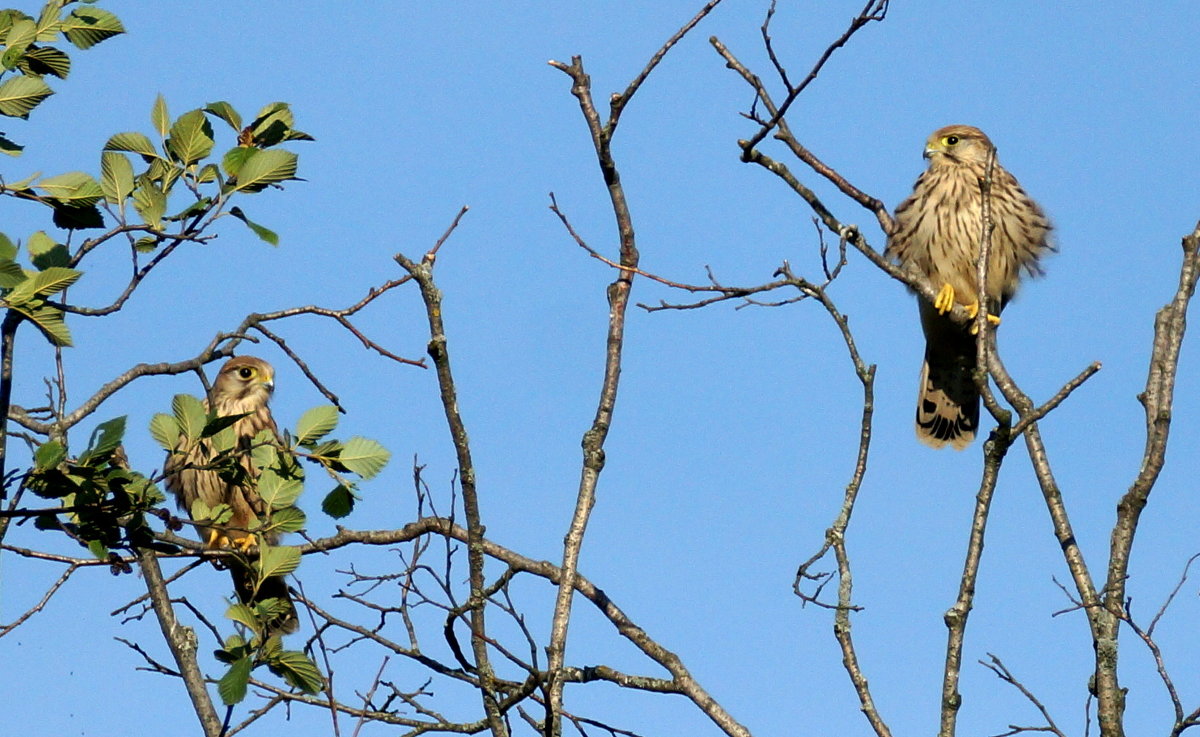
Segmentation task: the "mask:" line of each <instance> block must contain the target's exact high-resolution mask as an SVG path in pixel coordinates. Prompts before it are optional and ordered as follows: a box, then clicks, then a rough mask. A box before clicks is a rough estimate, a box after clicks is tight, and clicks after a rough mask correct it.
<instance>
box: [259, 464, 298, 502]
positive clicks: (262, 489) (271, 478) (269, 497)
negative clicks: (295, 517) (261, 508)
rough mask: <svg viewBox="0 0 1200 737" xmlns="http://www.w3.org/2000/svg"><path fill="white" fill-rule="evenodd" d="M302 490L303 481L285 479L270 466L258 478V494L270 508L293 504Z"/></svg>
mask: <svg viewBox="0 0 1200 737" xmlns="http://www.w3.org/2000/svg"><path fill="white" fill-rule="evenodd" d="M302 491H304V483H303V482H302V481H300V479H285V478H283V477H282V476H280V475H279V474H278V473H276V472H275V471H274V470H273V469H270V468H268V469H266V470H265V471H263V473H262V475H261V476H259V478H258V495H259V496H260V497H262V500H263V502H265V503H266V504H267V506H268V507H270V508H271V509H282V508H283V507H289V506H291V505H293V504H295V503H296V500H297V499H299V498H300V492H302Z"/></svg>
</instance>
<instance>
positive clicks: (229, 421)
mask: <svg viewBox="0 0 1200 737" xmlns="http://www.w3.org/2000/svg"><path fill="white" fill-rule="evenodd" d="M251 414H253V413H251V412H241V413H239V414H235V415H222V416H221V417H213V418H212V419H210V420H209V421H208V422H206V423H204V429H203V430H201V431H200V437H202V438H211V437H212V436H214V435H216V434H217V433H219V432H221V431H222V430H224V429H225V428H227V427H232V426H233V424H234V423H235V422H237V421H238V420H240V419H242V418H243V417H247V416H249V415H251Z"/></svg>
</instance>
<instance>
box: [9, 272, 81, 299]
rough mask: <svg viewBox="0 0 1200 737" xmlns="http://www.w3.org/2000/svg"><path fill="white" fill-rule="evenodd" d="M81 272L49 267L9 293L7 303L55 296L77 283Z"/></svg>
mask: <svg viewBox="0 0 1200 737" xmlns="http://www.w3.org/2000/svg"><path fill="white" fill-rule="evenodd" d="M81 276H83V272H82V271H77V270H75V269H68V268H66V267H63V266H51V267H49V268H47V269H46V270H44V271H39V272H38V273H36V274H34V275H33V276H32V277H30V278H29V279H26V280H25V281H23V282H21V284H20V286H18V287H17V288H16V289H14V290H13V291H12V292H10V293H9V295H8V299H9V301H10V302H11V301H17V302H21V301H28V300H29V299H30V298H32V297H33V296H35V295H37V296H49V295H51V294H56V293H58V292H61V291H62V290H64V289H66V288H67V287H69V286H71V285H72V284H74V283H75V282H77V281H79V277H81Z"/></svg>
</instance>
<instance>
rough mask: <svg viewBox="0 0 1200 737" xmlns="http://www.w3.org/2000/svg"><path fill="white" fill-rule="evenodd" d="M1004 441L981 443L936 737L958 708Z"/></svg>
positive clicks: (944, 734)
mask: <svg viewBox="0 0 1200 737" xmlns="http://www.w3.org/2000/svg"><path fill="white" fill-rule="evenodd" d="M1009 445H1010V442H1009V441H1008V440H1007V439H1003V440H1001V439H998V438H994V437H993V438H989V439H988V440H987V442H986V443H985V444H984V459H983V478H981V479H980V481H979V492H978V493H977V494H976V495H975V514H974V515H973V516H972V517H971V534H970V536H969V538H968V541H967V555H966V559H965V561H964V562H963V574H962V579H961V580H960V582H959V586H958V598H957V599H956V600H955V602H954V605H953V606H951V607H950V608H949V609H948V610H947V611H946V614H945V621H946V629H947V630H948V633H947V638H946V665H945V669H944V671H943V674H942V709H941V724H940V728H939V729H938V737H952V735H953V734H954V733H955V728H956V724H957V720H958V709H959V707H960V706H962V694H960V693H959V691H958V682H959V676H960V673H961V670H962V650H963V641H964V639H965V637H966V632H967V617H968V616H969V615H970V613H971V607H972V606H973V603H974V601H975V582H976V581H977V580H978V579H979V564H980V561H981V560H982V559H983V543H984V533H985V532H986V531H987V521H988V514H989V512H990V510H991V507H992V497H993V495H994V494H995V491H996V481H997V479H998V478H999V475H1000V464H1001V463H1003V462H1004V456H1005V454H1006V453H1007V452H1008V448H1009Z"/></svg>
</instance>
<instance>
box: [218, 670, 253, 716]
mask: <svg viewBox="0 0 1200 737" xmlns="http://www.w3.org/2000/svg"><path fill="white" fill-rule="evenodd" d="M253 667H254V661H253V660H251V659H250V658H239V659H238V660H236V661H234V663H233V665H231V666H229V671H228V672H227V673H226V674H225V675H223V676H221V680H219V681H217V693H218V694H220V695H221V701H223V702H225V705H226V706H233V705H234V704H237V703H240V702H241V700H242V699H244V698H246V687H247V685H248V684H249V683H250V670H251V669H252V668H253Z"/></svg>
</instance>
